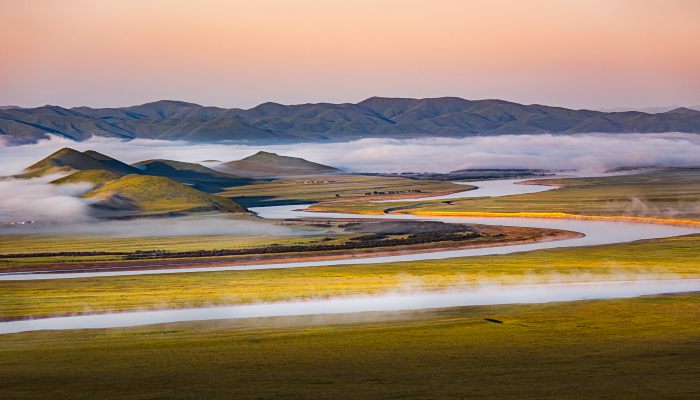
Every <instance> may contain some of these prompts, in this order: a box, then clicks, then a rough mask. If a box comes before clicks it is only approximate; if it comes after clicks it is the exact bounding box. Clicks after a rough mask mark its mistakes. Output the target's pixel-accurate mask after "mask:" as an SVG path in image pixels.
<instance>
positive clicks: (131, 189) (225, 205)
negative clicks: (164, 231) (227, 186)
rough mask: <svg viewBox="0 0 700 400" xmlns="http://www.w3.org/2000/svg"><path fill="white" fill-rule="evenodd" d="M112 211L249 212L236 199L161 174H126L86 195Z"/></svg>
mask: <svg viewBox="0 0 700 400" xmlns="http://www.w3.org/2000/svg"><path fill="white" fill-rule="evenodd" d="M83 197H85V198H89V199H94V200H96V201H97V204H96V206H98V207H100V208H103V209H109V210H119V211H121V210H134V211H141V212H157V213H165V212H201V211H223V212H246V211H247V210H246V209H245V208H244V207H242V206H241V205H239V204H237V203H236V202H234V201H232V200H229V199H227V198H224V197H219V196H213V195H210V194H207V193H203V192H200V191H198V190H196V189H193V188H191V187H189V186H187V185H183V184H181V183H178V182H175V181H174V180H172V179H169V178H165V177H160V176H147V175H127V176H125V177H122V178H119V179H117V180H114V181H111V182H108V183H105V184H104V185H102V186H100V187H99V188H97V189H94V190H92V191H91V192H88V193H86V194H85V195H83Z"/></svg>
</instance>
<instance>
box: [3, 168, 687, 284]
mask: <svg viewBox="0 0 700 400" xmlns="http://www.w3.org/2000/svg"><path fill="white" fill-rule="evenodd" d="M466 183H467V184H470V185H474V186H477V187H478V188H477V189H474V190H467V191H463V192H458V193H453V194H450V195H448V196H451V197H450V198H453V199H455V198H463V197H483V196H491V195H495V194H496V193H497V194H498V195H499V196H506V195H516V194H523V193H532V192H533V191H544V190H553V189H555V187H553V186H544V185H519V184H517V181H516V180H499V181H483V182H466ZM436 198H437V197H434V198H431V199H436ZM402 201H409V200H407V199H404V200H402ZM306 207H308V205H291V206H273V207H259V208H253V209H252V211H254V212H256V213H257V214H258V215H259V216H260V217H263V218H268V219H286V218H304V217H308V216H313V217H323V218H358V217H361V218H372V219H389V218H390V219H404V220H426V221H443V222H453V223H471V224H484V225H489V224H490V225H509V226H524V227H533V228H553V229H562V230H568V231H575V232H580V233H583V234H584V236H583V237H579V238H573V239H567V240H558V241H549V242H538V243H528V244H514V245H506V246H494V247H482V248H471V249H459V250H441V251H432V252H431V251H427V252H425V253H417V254H403V255H388V256H367V257H354V258H348V259H340V260H326V261H304V262H280V263H266V264H252V265H229V266H226V265H223V266H215V267H191V268H176V267H174V268H156V269H140V270H131V269H130V270H121V271H120V270H116V271H115V270H112V271H85V272H27V273H19V272H18V273H0V281H16V280H38V279H71V278H97V277H112V276H128V275H154V274H183V273H194V272H212V271H245V270H257V269H281V268H302V267H317V266H332V265H355V264H378V263H390V262H401V261H423V260H439V259H446V258H455V257H471V256H485V255H496V254H510V253H516V252H523V251H531V250H540V249H552V248H560V247H577V246H593V245H602V244H614V243H624V242H631V241H635V240H643V239H657V238H664V237H672V236H680V235H687V234H690V233H696V232H698V229H694V228H690V227H680V226H669V225H658V224H643V223H637V222H613V221H594V220H567V219H538V218H489V217H479V218H476V217H425V216H414V215H405V214H384V215H356V214H339V213H318V212H314V213H309V212H306V211H304V209H305V208H306Z"/></svg>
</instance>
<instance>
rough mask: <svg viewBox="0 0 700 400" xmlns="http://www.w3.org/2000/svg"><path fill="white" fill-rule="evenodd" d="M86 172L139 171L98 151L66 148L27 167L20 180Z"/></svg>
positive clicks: (130, 172)
mask: <svg viewBox="0 0 700 400" xmlns="http://www.w3.org/2000/svg"><path fill="white" fill-rule="evenodd" d="M84 170H106V171H110V172H114V173H116V174H121V175H125V174H132V173H136V172H138V170H137V169H136V168H134V167H132V166H130V165H128V164H125V163H123V162H121V161H118V160H115V159H113V158H111V157H108V156H106V155H104V154H100V153H98V152H96V151H92V150H88V151H85V152H82V153H81V152H79V151H77V150H73V149H71V148H68V147H64V148H62V149H60V150H58V151H56V152H54V153H52V154H50V155H48V156H47V157H46V158H44V159H42V160H41V161H39V162H37V163H35V164H32V165H30V166H29V167H27V168H26V169H25V170H24V171H25V172H24V173H23V174H21V175H18V176H17V177H18V178H35V177H39V176H44V175H48V174H54V173H66V172H74V171H84Z"/></svg>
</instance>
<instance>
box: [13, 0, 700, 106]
mask: <svg viewBox="0 0 700 400" xmlns="http://www.w3.org/2000/svg"><path fill="white" fill-rule="evenodd" d="M0 13H1V14H2V15H3V17H4V18H3V23H2V24H1V25H0V35H2V37H3V38H4V40H3V41H2V44H0V49H2V54H3V62H2V74H0V105H3V104H13V105H19V106H38V105H42V104H46V103H51V104H61V105H64V106H77V105H89V106H123V105H131V104H137V103H143V102H147V101H152V100H157V99H161V98H174V99H178V100H185V101H192V102H197V103H202V104H205V105H217V106H222V107H251V106H254V105H257V104H259V103H261V102H265V101H276V102H281V103H301V102H317V101H332V102H343V101H348V102H349V101H359V100H362V99H363V98H366V97H370V96H373V95H381V96H405V97H434V96H460V97H465V98H471V99H479V98H503V99H508V100H513V101H518V102H523V103H545V104H552V105H561V106H568V107H587V108H605V107H641V106H661V105H671V104H679V105H696V104H700V79H698V78H699V77H700V51H698V50H699V49H700V2H697V1H692V0H672V1H649V2H642V1H633V0H593V1H577V2H574V1H566V2H563V1H554V0H537V1H515V0H513V1H502V0H499V1H489V2H485V1H452V0H436V1H431V2H425V1H366V0H360V1H354V2H329V1H321V0H303V1H295V2H291V1H272V0H263V1H255V2H250V1H217V0H202V1H197V2H185V1H165V0H154V1H146V2H142V1H80V0H72V1H61V2H57V1H26V2H19V1H17V2H13V1H9V2H7V1H6V2H3V3H2V5H0Z"/></svg>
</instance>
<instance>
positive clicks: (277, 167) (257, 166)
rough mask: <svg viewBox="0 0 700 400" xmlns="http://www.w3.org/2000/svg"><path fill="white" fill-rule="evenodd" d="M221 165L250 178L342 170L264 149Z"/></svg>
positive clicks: (315, 173)
mask: <svg viewBox="0 0 700 400" xmlns="http://www.w3.org/2000/svg"><path fill="white" fill-rule="evenodd" d="M222 167H226V168H227V169H228V170H230V171H231V172H232V173H234V174H236V175H239V176H245V177H250V178H264V177H276V176H304V175H324V174H331V173H338V172H342V171H341V170H339V169H337V168H334V167H329V166H327V165H323V164H318V163H315V162H311V161H307V160H304V159H303V158H296V157H287V156H280V155H278V154H275V153H269V152H266V151H259V152H257V153H255V154H253V155H252V156H249V157H246V158H244V159H242V160H236V161H230V162H227V163H223V164H222Z"/></svg>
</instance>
